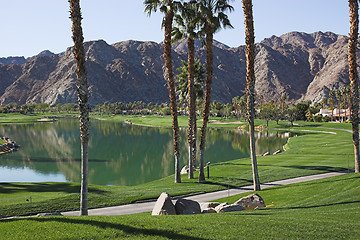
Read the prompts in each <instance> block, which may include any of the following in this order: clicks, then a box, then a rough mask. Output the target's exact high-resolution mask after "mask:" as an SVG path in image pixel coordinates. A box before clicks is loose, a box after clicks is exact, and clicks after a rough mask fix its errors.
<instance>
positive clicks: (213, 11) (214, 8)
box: [196, 0, 233, 182]
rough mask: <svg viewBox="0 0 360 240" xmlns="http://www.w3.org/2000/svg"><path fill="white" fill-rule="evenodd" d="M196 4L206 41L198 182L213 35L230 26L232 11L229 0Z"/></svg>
mask: <svg viewBox="0 0 360 240" xmlns="http://www.w3.org/2000/svg"><path fill="white" fill-rule="evenodd" d="M196 2H197V6H198V9H199V11H200V14H201V16H200V17H201V23H202V31H203V32H204V33H205V35H206V37H205V41H206V81H205V102H204V111H203V123H202V126H201V138H200V170H199V182H205V174H204V152H205V135H206V127H207V123H208V121H209V113H210V99H211V84H212V76H213V46H212V45H213V35H214V33H215V32H216V31H219V30H220V29H221V28H222V27H223V28H227V27H230V28H232V25H231V24H230V21H229V18H228V16H227V15H226V14H225V12H226V11H230V12H231V11H232V10H233V7H232V6H231V5H229V4H228V2H229V0H198V1H196Z"/></svg>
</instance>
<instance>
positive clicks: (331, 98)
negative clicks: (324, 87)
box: [329, 89, 335, 121]
mask: <svg viewBox="0 0 360 240" xmlns="http://www.w3.org/2000/svg"><path fill="white" fill-rule="evenodd" d="M334 97H335V90H333V89H331V90H330V91H329V100H330V102H329V104H330V109H331V121H332V120H333V118H334V108H335V99H334Z"/></svg>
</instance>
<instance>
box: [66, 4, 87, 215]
mask: <svg viewBox="0 0 360 240" xmlns="http://www.w3.org/2000/svg"><path fill="white" fill-rule="evenodd" d="M69 3H70V15H71V17H70V18H71V21H72V33H73V41H74V56H75V60H76V63H77V70H76V78H77V80H76V90H77V93H78V103H79V115H80V116H79V120H80V138H81V190H80V214H81V215H88V141H89V110H90V107H89V104H88V96H89V90H88V84H87V74H86V69H85V52H84V44H83V42H84V38H83V32H82V27H81V19H82V17H81V10H80V0H69Z"/></svg>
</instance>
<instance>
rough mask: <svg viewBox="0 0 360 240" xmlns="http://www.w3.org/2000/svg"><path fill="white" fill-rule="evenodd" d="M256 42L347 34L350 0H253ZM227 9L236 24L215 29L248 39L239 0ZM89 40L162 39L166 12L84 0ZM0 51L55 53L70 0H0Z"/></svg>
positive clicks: (64, 41) (134, 0)
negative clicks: (287, 35)
mask: <svg viewBox="0 0 360 240" xmlns="http://www.w3.org/2000/svg"><path fill="white" fill-rule="evenodd" d="M253 4H254V22H255V35H256V42H260V41H261V40H263V39H264V38H266V37H270V36H272V35H277V36H279V35H281V34H284V33H287V32H291V31H301V32H307V33H312V32H315V31H323V32H326V31H332V32H334V33H337V34H343V35H348V32H349V17H348V2H347V1H346V0H253ZM232 5H233V6H234V8H235V11H234V12H232V13H230V14H229V17H230V20H231V22H232V24H233V26H234V27H235V28H234V29H226V30H222V31H221V32H219V33H217V34H216V35H215V39H217V40H218V41H220V42H223V43H225V44H227V45H229V46H231V47H237V46H239V45H243V44H244V24H243V21H244V17H243V12H242V7H241V1H240V0H235V1H234V2H232ZM81 8H82V13H83V18H84V19H83V31H84V37H85V41H90V40H97V39H104V40H105V41H106V42H107V43H109V44H112V43H115V42H119V41H124V40H129V39H134V40H141V41H148V40H150V41H155V42H161V41H162V38H163V32H162V30H161V28H160V24H161V19H162V16H161V15H160V13H159V14H153V15H152V16H151V17H150V18H148V17H147V15H146V14H145V13H144V7H143V0H81ZM0 19H1V36H0V46H1V48H0V50H1V51H0V57H8V56H25V57H29V56H33V55H36V54H38V53H39V52H41V51H42V50H45V49H47V50H50V51H52V52H54V53H59V52H62V51H65V50H66V48H67V47H69V46H71V45H72V44H73V43H72V39H71V22H70V19H69V4H68V1H67V0H11V1H10V0H0Z"/></svg>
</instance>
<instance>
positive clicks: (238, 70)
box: [0, 32, 349, 105]
mask: <svg viewBox="0 0 360 240" xmlns="http://www.w3.org/2000/svg"><path fill="white" fill-rule="evenodd" d="M347 44H348V38H347V37H346V36H343V35H337V34H335V33H332V32H325V33H323V32H315V33H311V34H308V33H302V32H290V33H286V34H284V35H281V36H271V37H270V38H266V39H264V40H263V41H261V42H260V43H257V44H256V59H255V76H256V85H255V89H256V92H257V95H263V97H264V101H270V100H275V101H276V100H277V99H278V98H280V96H282V95H283V94H286V95H287V101H288V102H298V101H302V100H311V101H313V102H316V101H317V102H319V101H321V99H322V98H323V97H326V96H328V94H329V91H330V90H331V89H337V88H341V87H343V86H345V85H347V84H349V74H348V63H347V61H348V60H347V47H348V45H347ZM84 47H85V52H86V68H87V73H88V81H89V90H90V94H91V96H90V103H91V104H92V105H96V104H99V103H103V102H105V101H108V102H118V101H122V102H133V101H144V102H152V103H163V102H168V90H167V82H166V79H165V69H164V67H163V66H164V59H163V44H162V43H155V42H141V41H133V40H129V41H123V42H118V43H114V44H111V45H109V44H107V43H106V42H105V41H103V40H98V41H89V42H85V44H84ZM213 49H214V77H213V90H212V100H216V101H219V102H222V103H227V102H231V100H232V98H233V97H235V96H242V95H243V94H244V90H245V87H246V81H245V76H246V58H245V46H239V47H236V48H230V47H228V46H226V45H225V44H222V43H220V42H217V41H214V46H213ZM72 52H73V48H72V47H69V48H67V49H66V51H65V52H63V53H60V54H53V53H51V52H50V51H47V50H46V51H43V52H41V53H40V54H38V55H36V56H34V57H31V58H28V59H25V58H24V57H8V58H0V79H1V85H0V105H6V104H9V103H12V102H16V103H18V104H25V103H40V102H46V103H49V104H51V105H54V104H56V103H68V102H76V101H77V95H76V86H75V80H76V75H75V70H76V64H75V60H74V57H73V53H72ZM172 56H173V62H174V70H175V74H178V72H177V71H176V68H178V67H180V66H181V60H186V59H187V46H186V41H185V40H183V41H181V42H179V43H176V44H174V45H173V54H172ZM196 58H199V59H200V61H201V62H202V63H205V59H206V50H205V49H204V48H203V47H202V46H201V44H200V43H199V42H197V43H196Z"/></svg>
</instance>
